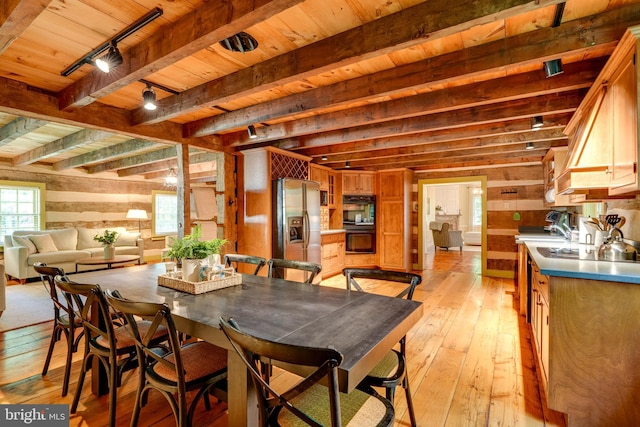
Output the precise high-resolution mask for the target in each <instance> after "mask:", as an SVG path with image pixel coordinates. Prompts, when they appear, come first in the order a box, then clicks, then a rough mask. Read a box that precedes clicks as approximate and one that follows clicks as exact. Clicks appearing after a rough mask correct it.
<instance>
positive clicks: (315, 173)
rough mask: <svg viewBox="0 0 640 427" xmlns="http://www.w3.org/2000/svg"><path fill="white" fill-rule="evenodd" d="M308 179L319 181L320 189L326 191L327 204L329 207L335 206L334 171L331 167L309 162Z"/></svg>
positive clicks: (333, 207)
mask: <svg viewBox="0 0 640 427" xmlns="http://www.w3.org/2000/svg"><path fill="white" fill-rule="evenodd" d="M309 179H310V180H311V181H316V182H318V183H320V191H326V192H327V206H328V208H329V209H335V207H336V173H335V172H334V171H333V169H331V168H327V167H324V166H320V165H314V164H311V165H310V166H309Z"/></svg>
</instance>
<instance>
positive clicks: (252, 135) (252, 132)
mask: <svg viewBox="0 0 640 427" xmlns="http://www.w3.org/2000/svg"><path fill="white" fill-rule="evenodd" d="M247 133H248V134H249V139H256V138H257V137H258V134H257V133H256V127H255V126H254V125H249V126H248V127H247Z"/></svg>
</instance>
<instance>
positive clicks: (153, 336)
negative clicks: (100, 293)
mask: <svg viewBox="0 0 640 427" xmlns="http://www.w3.org/2000/svg"><path fill="white" fill-rule="evenodd" d="M104 293H105V298H106V301H107V303H108V304H109V305H110V306H111V307H113V309H114V310H115V311H117V312H118V313H121V314H122V315H124V316H125V319H126V323H125V327H126V328H127V331H128V332H129V333H130V334H131V336H132V337H133V341H134V342H135V345H136V349H137V351H138V359H139V360H141V361H142V363H141V365H144V366H150V365H152V364H154V363H159V364H161V365H162V366H164V367H166V368H168V369H170V370H172V371H173V372H175V377H176V378H177V379H178V380H177V382H176V384H175V386H176V388H177V389H178V390H179V392H180V393H181V396H184V395H185V393H186V381H185V370H184V365H183V362H182V356H181V352H180V339H179V336H178V332H177V330H176V326H175V323H174V321H173V317H172V316H171V309H170V308H169V306H168V305H167V304H160V303H152V302H142V301H131V300H128V299H126V298H123V297H122V295H120V293H119V292H118V291H111V290H109V289H107V290H105V292H104ZM136 317H138V318H140V317H142V318H145V319H149V320H151V325H150V326H149V328H148V329H146V330H145V331H144V335H143V334H142V333H141V331H140V329H139V328H138V322H136ZM161 326H164V327H166V330H167V332H168V335H169V340H168V342H169V349H168V350H169V352H171V353H173V356H174V357H173V358H166V357H163V356H165V355H166V354H167V351H158V345H157V335H158V328H159V327H161Z"/></svg>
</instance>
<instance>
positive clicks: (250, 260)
mask: <svg viewBox="0 0 640 427" xmlns="http://www.w3.org/2000/svg"><path fill="white" fill-rule="evenodd" d="M241 264H252V265H255V266H256V267H255V270H254V271H253V274H254V275H257V274H258V273H259V272H260V270H261V269H262V267H264V266H265V265H267V260H266V259H264V258H262V257H259V256H253V255H242V254H226V255H225V256H224V265H225V266H226V267H233V268H235V269H236V271H238V267H240V266H241Z"/></svg>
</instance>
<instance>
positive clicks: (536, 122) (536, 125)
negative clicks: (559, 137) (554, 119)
mask: <svg viewBox="0 0 640 427" xmlns="http://www.w3.org/2000/svg"><path fill="white" fill-rule="evenodd" d="M542 126H544V120H543V119H542V116H535V117H534V118H533V122H532V123H531V129H540V128H541V127H542Z"/></svg>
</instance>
